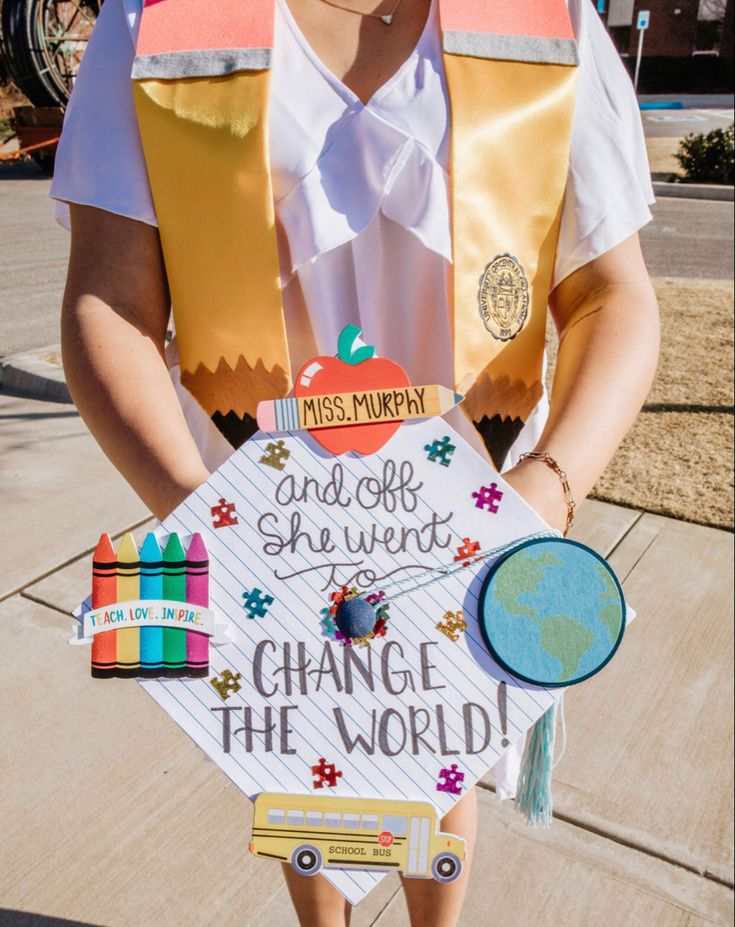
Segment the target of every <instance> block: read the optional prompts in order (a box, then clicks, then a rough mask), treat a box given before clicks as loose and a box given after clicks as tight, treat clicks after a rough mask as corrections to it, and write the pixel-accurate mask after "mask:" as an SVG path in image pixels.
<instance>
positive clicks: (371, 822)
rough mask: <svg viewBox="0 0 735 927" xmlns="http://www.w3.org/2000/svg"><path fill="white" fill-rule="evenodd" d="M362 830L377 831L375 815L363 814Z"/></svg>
mask: <svg viewBox="0 0 735 927" xmlns="http://www.w3.org/2000/svg"><path fill="white" fill-rule="evenodd" d="M362 829H363V830H377V829H378V816H377V814H363V816H362Z"/></svg>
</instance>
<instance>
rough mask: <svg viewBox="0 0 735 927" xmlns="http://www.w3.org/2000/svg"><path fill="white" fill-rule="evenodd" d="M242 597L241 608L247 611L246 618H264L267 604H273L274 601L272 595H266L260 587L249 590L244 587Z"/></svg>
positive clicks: (266, 612)
mask: <svg viewBox="0 0 735 927" xmlns="http://www.w3.org/2000/svg"><path fill="white" fill-rule="evenodd" d="M242 597H243V599H245V602H244V603H243V608H244V609H245V611H246V612H247V613H248V618H265V616H266V615H267V614H268V606H269V605H273V602H274V601H275V600H274V598H273V596H272V595H266V594H265V593H264V592H263V590H262V589H258V588H254V589H252V590H251V591H250V592H248V590H247V589H246V590H245V592H243V594H242Z"/></svg>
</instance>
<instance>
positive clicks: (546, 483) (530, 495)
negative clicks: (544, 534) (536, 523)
mask: <svg viewBox="0 0 735 927" xmlns="http://www.w3.org/2000/svg"><path fill="white" fill-rule="evenodd" d="M503 479H504V480H505V482H506V483H508V484H509V485H510V486H511V487H512V488H513V489H514V490H515V491H516V492H517V493H518V495H519V496H520V497H521V498H522V499H523V500H524V501H525V502H527V503H528V504H529V505H530V506H531V508H532V509H534V510H535V511H536V512H538V514H539V515H540V516H541V517H542V518H543V520H544V521H545V522H546V524H547V525H548V526H549V527H550V528H554V529H556V530H558V531H563V530H564V528H565V527H566V523H567V504H566V502H565V501H564V491H563V490H562V485H561V481H560V479H559V477H558V476H557V475H556V473H554V471H553V470H551V469H549V467H547V466H546V464H545V463H544V462H543V461H541V460H522V461H521V462H520V463H519V464H516V466H515V467H513V468H512V469H510V470H506V472H505V473H504V474H503Z"/></svg>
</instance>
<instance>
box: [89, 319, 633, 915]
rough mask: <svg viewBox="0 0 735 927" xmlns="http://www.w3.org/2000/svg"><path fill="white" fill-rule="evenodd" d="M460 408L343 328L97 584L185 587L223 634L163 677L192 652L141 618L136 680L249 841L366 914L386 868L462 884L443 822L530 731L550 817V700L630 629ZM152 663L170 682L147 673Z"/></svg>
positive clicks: (457, 856)
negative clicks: (478, 441) (221, 793)
mask: <svg viewBox="0 0 735 927" xmlns="http://www.w3.org/2000/svg"><path fill="white" fill-rule="evenodd" d="M460 400H461V396H457V395H456V394H455V393H453V392H452V391H450V390H446V389H444V388H442V387H441V386H439V385H437V384H429V385H424V384H411V383H410V381H409V379H408V377H407V376H406V374H405V372H404V371H403V370H402V369H401V368H400V367H399V366H398V365H397V364H395V363H393V362H392V361H390V360H387V359H383V358H377V357H375V354H374V351H373V350H372V348H370V346H368V345H365V344H363V343H362V341H361V339H360V337H359V331H358V330H357V329H354V328H352V327H348V329H346V330H345V332H343V335H342V338H341V339H340V344H339V346H338V351H337V356H336V357H333V356H322V357H317V358H314V359H313V360H311V361H309V362H308V363H307V364H306V365H305V366H304V368H303V369H302V370H301V372H300V373H299V375H298V376H297V378H296V383H295V389H294V395H293V396H292V397H289V398H288V399H284V400H278V401H275V402H269V403H264V404H262V405H261V407H260V408H259V409H258V410H257V415H258V422H259V424H260V426H261V429H262V430H261V431H260V432H258V433H257V434H256V435H255V436H254V437H253V438H252V439H251V440H250V441H248V442H246V444H244V445H243V446H242V447H241V448H240V449H239V450H237V451H235V452H234V453H233V455H232V456H231V457H230V458H229V459H228V460H227V461H226V462H225V463H224V464H223V465H222V466H221V467H220V468H219V469H218V470H217V471H216V472H215V473H213V474H212V475H211V477H210V478H209V479H208V480H207V482H206V483H204V484H203V485H202V486H200V487H199V488H198V489H197V490H196V492H194V493H193V494H192V495H191V496H190V497H189V498H187V499H186V500H185V501H184V502H183V503H182V504H181V505H180V506H179V507H178V508H177V509H176V511H175V512H173V514H172V515H170V516H169V517H168V518H167V519H166V520H165V521H164V522H163V524H162V525H161V526H160V527H159V528H158V529H157V530H156V531H155V532H154V533H153V534H152V535H149V538H148V539H146V541H145V543H144V545H143V548H142V550H141V552H140V554H139V555H138V554H137V548H135V547H134V545H132V546H131V544H132V541H129V542H127V544H126V545H125V556H122V552H123V546H122V545H121V546H120V547H119V548H118V551H117V553H115V552H114V551H113V550H112V546H111V545H110V544H109V543H108V542H107V541H104V542H103V543H102V546H101V547H100V548H98V551H97V552H96V554H95V564H94V570H95V583H99V582H104V580H105V576H104V575H103V574H109V573H110V572H111V571H112V570H113V569H114V570H115V571H122V572H124V573H126V574H132V575H135V571H136V568H137V569H138V572H139V576H140V579H139V585H138V587H136V589H137V591H136V589H134V588H127V587H124V588H123V592H124V595H125V596H126V597H127V598H128V599H129V600H130V601H131V602H134V601H135V600H136V599H137V600H141V601H143V602H144V601H145V600H146V598H147V596H148V595H150V598H151V599H157V600H158V599H160V600H161V602H160V603H158V602H157V603H156V607H157V606H158V605H159V604H160V606H161V607H162V608H164V609H165V608H167V607H168V608H169V609H170V608H171V605H170V604H169V605H168V606H167V605H166V604H165V601H164V600H165V599H166V597H167V590H169V589H171V590H173V589H177V590H178V592H177V593H176V594H175V595H174V594H172V596H171V597H172V598H175V599H177V600H178V603H179V604H178V606H177V608H178V609H180V610H181V611H184V610H187V609H188V610H189V611H196V612H198V613H199V615H200V620H201V624H200V625H197V627H196V632H197V633H206V629H207V628H209V629H210V631H212V634H211V635H210V637H209V641H210V642H213V643H214V644H215V645H216V646H211V647H209V649H208V651H207V660H208V662H207V664H206V666H207V674H206V676H202V675H199V676H197V675H194V673H196V671H197V667H196V666H193V667H192V672H191V673H190V674H186V671H185V670H184V674H182V675H180V678H167V679H163V678H159V677H165V676H166V675H175V673H174V671H175V670H176V669H179V670H181V666H180V665H179V664H180V663H181V661H182V660H183V661H184V663H185V664H186V663H187V662H188V660H189V647H188V644H186V645H184V646H183V647H182V646H181V642H180V641H179V642H178V644H179V649H178V650H176V647H175V644H176V643H177V642H176V641H173V640H172V641H171V642H170V643H171V647H170V650H167V646H166V641H165V639H164V640H163V642H162V647H161V649H160V650H156V649H155V648H156V647H158V646H159V644H158V640H157V638H155V639H153V640H152V641H151V642H150V644H151V646H150V647H149V648H148V649H147V650H146V649H145V648H144V647H143V634H144V633H147V632H148V631H149V630H152V628H153V627H154V625H153V626H151V627H148V626H145V627H143V626H140V628H139V629H138V630H139V634H140V638H141V639H140V642H139V650H138V654H137V656H138V659H139V661H140V670H141V671H140V672H139V673H135V672H134V670H133V671H130V667H129V666H126V667H125V668H126V670H128V671H129V674H131V675H133V674H137V675H141V676H145V675H152V676H153V677H154V678H147V679H143V680H142V685H143V686H144V688H145V689H146V690H147V691H148V692H149V693H150V695H151V696H152V697H153V698H154V699H155V700H156V701H157V702H158V703H159V704H160V705H161V706H162V707H163V708H164V710H165V711H166V712H168V714H169V715H170V716H171V717H172V718H173V720H174V721H176V722H177V723H178V724H179V725H180V726H181V727H182V728H183V729H184V730H185V731H186V732H187V733H188V734H189V736H190V737H191V738H192V739H193V740H194V741H195V742H196V743H197V744H198V745H199V746H200V747H201V748H202V749H203V750H204V751H205V752H206V753H207V754H208V755H209V756H210V757H211V758H212V759H213V760H214V761H215V762H216V763H217V764H218V765H219V766H220V767H221V769H222V770H223V771H224V772H225V773H226V775H228V776H229V778H230V779H231V780H232V781H233V782H234V783H235V784H236V785H237V786H238V788H240V789H241V790H242V792H244V793H245V795H247V796H248V797H250V798H251V799H253V800H254V802H255V808H254V816H253V831H252V834H251V835H250V841H249V847H250V850H251V852H252V853H254V854H256V855H258V856H261V857H263V858H265V859H273V860H279V861H281V862H287V863H290V864H291V865H292V866H293V868H294V869H295V870H296V871H297V872H299V873H300V874H302V875H304V876H311V875H314V874H316V873H317V872H323V873H324V874H325V876H326V877H327V878H328V879H330V880H331V881H332V882H333V883H334V884H335V886H336V887H337V888H338V889H339V890H340V891H341V892H342V893H343V894H344V895H345V896H346V897H347V898H348V899H349V900H350V901H352V902H353V903H356V902H359V901H360V900H361V899H362V898H363V897H364V896H365V895H366V894H367V893H368V892H369V891H370V890H371V889H372V888H373V887H374V886H375V885H376V884H377V882H378V881H379V880H380V878H381V877H382V876H383V875H384V874H385V873H386V872H389V871H391V870H399V871H401V872H403V873H404V875H406V876H410V877H416V878H433V879H435V880H438V881H440V882H451V881H453V880H454V879H456V878H457V877H458V876H459V875H460V874H461V871H462V867H463V864H464V861H465V847H464V843H463V841H462V840H461V838H459V837H457V836H455V835H452V834H447V833H445V832H443V831H442V828H441V823H440V822H441V818H442V816H443V815H444V814H445V813H446V812H447V811H448V810H449V809H450V808H451V807H452V805H453V804H454V803H455V802H456V801H458V800H459V799H460V798H461V797H462V796H463V795H464V794H465V793H466V792H467V790H468V789H470V788H471V787H472V786H473V785H474V784H475V782H477V780H478V779H480V778H481V777H482V776H484V775H485V774H486V772H487V771H488V770H489V769H490V768H492V767H493V766H494V765H495V764H496V763H497V762H498V760H500V758H501V757H502V756H503V755H504V754H505V753H506V751H507V750H508V749H509V748H510V747H511V746H512V745H513V744H515V743H517V742H518V741H520V740H521V739H522V738H523V737H524V735H525V734H526V733H527V732H529V731H530V732H531V736H530V737H529V738H528V741H527V746H526V752H525V755H524V765H523V770H522V775H521V781H520V792H519V799H518V800H517V804H518V805H519V806H520V808H521V810H523V811H524V812H525V813H526V815H527V817H528V818H529V820H531V821H533V822H538V821H540V822H542V823H546V822H548V819H549V817H550V812H551V803H550V792H549V777H550V770H551V765H552V762H553V732H554V717H555V712H556V705H557V702H558V699H559V697H560V695H561V693H562V692H563V691H564V688H565V687H567V686H569V685H572V684H574V683H576V682H581V681H582V680H584V679H586V678H589V677H590V676H591V675H592V674H594V673H595V672H597V671H599V670H600V669H601V668H602V667H603V666H604V665H605V664H606V663H607V661H608V660H609V659H610V657H611V656H612V654H613V653H614V652H615V650H616V649H617V647H618V646H619V644H620V640H621V636H622V633H623V629H624V625H625V619H626V615H625V604H624V601H623V597H622V593H621V591H620V586H619V584H618V582H617V580H616V579H615V577H614V575H613V573H612V571H611V570H610V568H609V566H608V565H607V564H606V563H605V561H604V560H602V559H601V558H600V557H598V556H597V555H596V554H595V553H594V552H592V551H590V550H589V549H588V548H586V547H584V546H583V545H580V544H576V543H574V542H569V541H565V540H564V539H562V538H561V537H560V536H559V534H558V533H557V532H554V531H551V530H549V528H548V526H547V525H545V524H544V522H543V521H542V520H541V519H540V518H539V516H538V515H537V514H536V513H535V512H534V511H533V510H532V509H531V508H530V507H529V506H528V505H527V504H526V502H524V500H523V499H521V498H520V497H519V496H518V495H517V494H516V493H515V492H514V491H513V489H512V488H511V487H510V486H509V485H507V484H506V483H505V482H504V480H503V478H502V476H501V475H499V474H498V473H497V472H496V471H495V470H494V469H493V468H492V466H491V465H490V464H489V463H488V461H487V460H486V459H484V458H482V457H480V456H479V455H478V454H477V453H476V452H475V451H474V450H473V449H472V448H471V447H470V446H469V445H468V444H467V443H466V442H465V441H464V440H463V439H462V438H461V437H460V435H458V434H457V433H456V432H454V431H453V430H452V429H451V427H450V426H449V425H447V424H446V422H445V421H444V420H443V419H442V418H441V414H442V413H443V412H444V411H446V410H447V409H449V408H451V407H452V406H453V405H454V404H456V403H457V402H458V401H460ZM172 539H175V540H172ZM195 540H196V544H195ZM169 548H171V554H170V556H169V557H168V558H167V556H166V552H167V551H168V550H169ZM160 552H162V553H160ZM205 552H206V555H205ZM174 553H176V557H175V556H174ZM136 557H137V560H136ZM177 558H178V559H177ZM205 561H206V563H205ZM205 569H206V577H207V589H206V593H207V595H206V600H205V598H204V595H203V592H204V590H203V586H202V582H201V580H202V572H203V571H205ZM196 571H198V573H199V575H198V579H199V584H198V589H199V598H198V601H197V602H191V601H190V599H189V597H188V593H189V588H190V582H189V579H188V576H189V573H190V572H196ZM158 572H160V573H161V579H160V582H161V583H162V584H163V585H162V586H155V585H150V586H149V585H146V586H145V587H144V586H143V582H144V579H143V578H144V577H146V583H153V582H154V578H155V577H154V576H151V575H150V574H155V576H156V577H157V574H158ZM182 574H183V576H184V579H183V581H182V579H181V575H182ZM174 580H176V581H177V582H178V583H179V585H178V586H175V585H174ZM116 581H117V582H120V580H116ZM191 583H192V588H193V587H194V585H196V584H194V582H193V580H192V581H191ZM95 588H97V587H95ZM144 588H145V590H149V589H150V590H151V591H150V593H149V592H147V591H143V590H144ZM126 590H127V591H126ZM98 593H99V590H98ZM154 593H155V594H154ZM120 595H121V593H120V591H119V586H116V587H115V589H114V590H112V589H111V587H110V588H107V591H106V592H104V593H103V594H102V598H103V600H105V601H96V602H95V600H94V598H93V601H92V603H91V606H90V609H89V612H91V613H92V614H94V615H95V617H96V620H100V617H99V616H100V612H101V610H102V613H104V607H105V606H107V605H114V602H110V601H107V600H110V599H112V600H114V599H115V597H117V598H118V599H119V598H120ZM187 599H189V600H188V603H187ZM135 607H142V606H141V605H140V604H139V605H138V606H135V604H134V605H133V610H134V609H135ZM89 612H88V613H87V615H86V616H85V617H84V621H85V625H84V626H85V628H87V627H88V626H89V624H90V619H89ZM169 614H170V612H169ZM207 616H208V617H207ZM225 625H226V626H227V633H226V634H220V635H218V634H216V633H214V632H216V630H217V628H218V627H220V628H221V627H224V626H225ZM205 626H206V627H205ZM174 631H176V632H177V633H180V634H183V635H187V634H189V633H191V632H192V628H191V627H186V626H183V627H182V626H175V627H170V626H169V627H166V626H164V627H163V634H166V633H167V632H170V633H173V632H174ZM110 633H113V634H116V635H118V640H117V641H116V643H115V648H116V649H115V652H114V653H115V655H114V657H113V656H111V654H112V645H110V646H109V647H108V649H107V650H106V651H104V652H102V653H97V654H95V653H94V652H93V654H92V666H93V671H94V668H95V666H96V663H95V661H97V664H99V665H100V666H103V665H104V664H105V663H107V664H110V663H111V662H113V661H118V660H119V658H118V652H119V647H120V643H119V635H120V634H121V630H120V629H117V630H113V631H112V632H110ZM157 633H158V632H156V634H157ZM95 640H96V637H95ZM123 643H124V642H123ZM199 643H200V644H201V641H200V642H199ZM144 651H145V653H146V655H147V656H146V661H147V663H148V664H150V663H155V662H156V660H158V661H159V662H160V663H161V670H160V672H159V673H157V674H155V673H149V674H146V673H143V672H142V670H143V663H144V662H146V661H144V660H143V654H144ZM126 652H127V653H128V657H127V658H126V659H124V660H121V662H122V663H126V664H129V663H130V656H129V654H130V648H128V651H123V653H126ZM151 653H152V654H154V656H153V657H151V656H150V654H151ZM202 653H203V651H201V650H200V651H199V655H200V659H201V654H202ZM105 654H107V655H106V656H105ZM177 654H178V656H177ZM134 659H135V654H134V655H133V660H134ZM194 662H195V661H193V660H192V663H194ZM98 669H99V667H98ZM108 669H109V665H108ZM97 674H99V675H104V674H103V673H97ZM244 845H245V842H244V843H243V846H244Z"/></svg>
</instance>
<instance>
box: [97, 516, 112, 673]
mask: <svg viewBox="0 0 735 927" xmlns="http://www.w3.org/2000/svg"><path fill="white" fill-rule="evenodd" d="M115 602H117V557H116V555H115V549H114V548H113V546H112V541H111V540H110V535H109V534H102V535H100V539H99V541H98V542H97V546H96V547H95V549H94V557H93V558H92V608H101V607H102V606H103V605H112V604H114V603H115ZM116 666H117V631H106V632H105V633H104V634H97V635H96V636H95V638H94V640H93V641H92V675H93V676H95V677H96V678H97V679H106V678H108V677H110V676H114V675H116V674H115V669H116Z"/></svg>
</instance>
